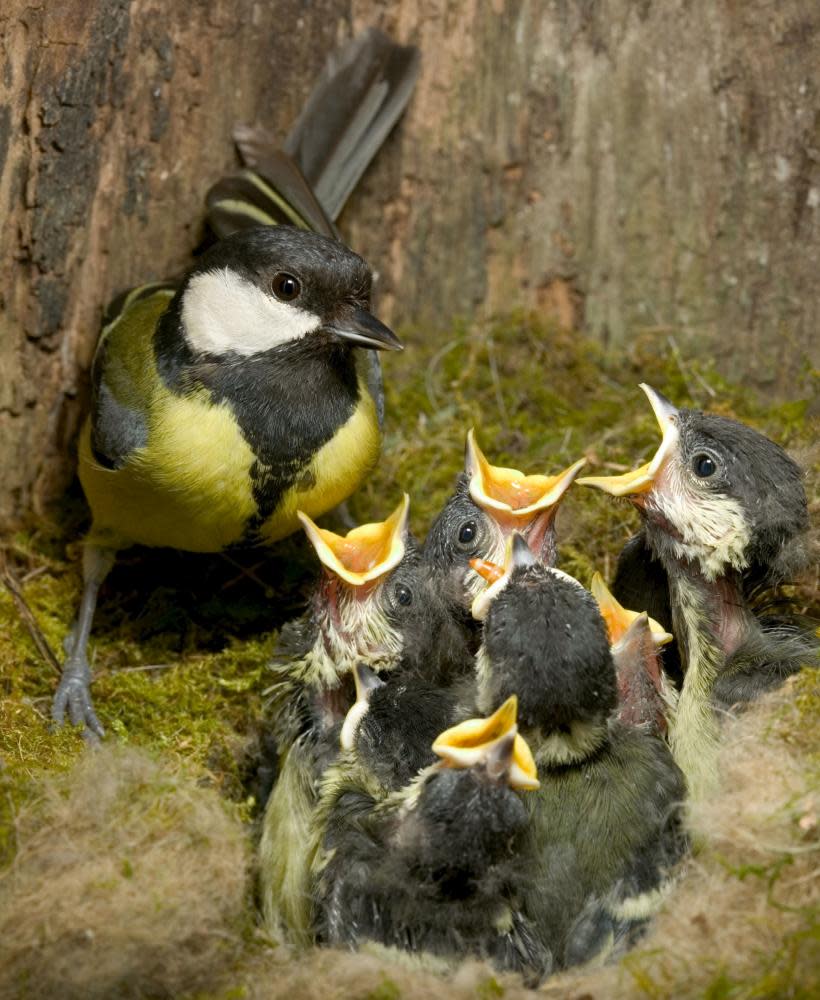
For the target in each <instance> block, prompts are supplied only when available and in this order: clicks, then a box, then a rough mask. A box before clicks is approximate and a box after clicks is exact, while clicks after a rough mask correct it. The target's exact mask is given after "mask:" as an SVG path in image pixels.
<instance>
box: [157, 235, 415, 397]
mask: <svg viewBox="0 0 820 1000" xmlns="http://www.w3.org/2000/svg"><path fill="white" fill-rule="evenodd" d="M371 282H372V276H371V272H370V268H369V267H368V265H367V264H366V263H365V261H364V260H363V259H362V258H361V257H360V256H359V255H358V254H356V253H354V252H353V251H352V250H350V249H348V247H346V246H345V245H344V244H343V243H340V242H338V241H337V240H333V239H329V238H328V237H326V236H320V235H319V234H317V233H312V232H309V231H307V230H303V229H296V228H293V227H291V226H260V227H259V228H258V229H248V230H244V231H241V232H238V233H234V234H233V235H232V236H229V237H227V238H226V239H224V240H222V241H220V242H219V243H217V244H216V245H215V246H213V247H211V249H210V250H208V251H207V252H206V253H205V254H203V255H202V257H201V258H200V259H199V260H198V262H197V263H196V265H195V266H194V267H193V268H192V269H191V270H190V271H189V272H188V275H187V276H186V278H185V281H184V282H183V284H182V286H181V288H180V290H179V292H178V293H177V296H176V299H175V301H174V303H173V304H172V306H171V308H170V309H169V318H168V319H167V321H164V322H163V323H162V324H161V326H160V330H159V332H158V338H159V346H160V347H161V348H163V349H170V350H171V356H172V357H173V356H174V355H175V354H176V355H177V356H178V355H180V354H187V356H188V358H189V359H196V360H198V361H200V362H202V363H203V364H206V365H207V363H208V362H209V361H210V362H215V361H223V362H224V361H234V362H240V361H243V360H249V359H260V358H267V359H268V360H274V359H275V358H277V357H284V356H291V355H292V356H294V357H298V356H306V357H308V356H312V355H317V354H318V355H323V356H326V357H328V358H335V359H337V360H338V359H340V358H342V357H344V356H345V355H347V354H348V352H349V350H350V348H351V347H367V348H371V349H377V350H401V346H402V345H401V343H400V341H399V340H398V338H397V337H396V336H395V334H393V333H392V332H391V331H390V330H389V329H388V328H387V327H386V326H384V324H382V323H380V322H379V320H377V319H376V318H375V316H373V315H372V314H371V313H370V288H371ZM173 348H175V350H173ZM161 356H162V352H161ZM294 377H298V372H294Z"/></svg>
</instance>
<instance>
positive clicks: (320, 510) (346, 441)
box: [261, 381, 380, 542]
mask: <svg viewBox="0 0 820 1000" xmlns="http://www.w3.org/2000/svg"><path fill="white" fill-rule="evenodd" d="M359 392H360V394H359V403H358V405H357V406H356V409H355V410H354V411H353V413H352V414H351V415H350V417H348V419H347V421H346V423H344V424H343V425H342V426H341V427H340V428H339V430H338V431H337V432H336V434H335V435H334V436H333V437H332V438H331V439H330V441H328V442H327V444H325V445H323V447H321V448H320V449H319V451H318V452H317V453H316V454H315V455H314V457H313V460H312V461H311V462H310V465H309V466H308V467H307V469H306V470H305V471H304V472H303V473H302V474H301V475H300V476H299V477H298V479H297V481H296V482H295V483H294V485H293V486H292V487H291V488H290V489H289V490H288V491H287V492H286V493H285V495H284V496H283V497H282V499H281V501H280V502H279V504H278V505H277V507H276V510H275V511H274V512H273V514H272V515H271V516H270V517H269V518H268V520H267V521H266V522H265V524H264V525H263V527H262V532H261V533H262V537H263V539H264V540H265V541H266V542H275V541H277V540H278V539H280V538H284V537H285V536H286V535H290V534H291V533H292V532H294V531H296V530H297V529H298V528H299V526H300V525H299V521H298V520H297V517H296V511H297V510H302V511H304V512H305V513H306V514H308V515H309V516H310V517H312V518H315V517H319V516H320V515H321V514H324V513H326V512H327V511H329V510H332V509H333V508H334V507H336V506H337V505H338V504H340V503H341V502H342V501H343V500H345V499H347V497H349V496H350V494H351V493H354V492H355V491H356V490H357V489H358V488H359V486H360V485H361V484H362V482H363V481H364V478H365V476H366V475H367V473H368V472H370V470H371V469H372V468H373V466H374V465H375V464H376V461H377V459H378V457H379V446H380V437H379V425H378V419H377V417H376V405H375V403H374V402H373V398H372V396H371V395H370V393H369V392H368V391H367V388H366V386H365V385H364V383H363V382H361V381H360V382H359Z"/></svg>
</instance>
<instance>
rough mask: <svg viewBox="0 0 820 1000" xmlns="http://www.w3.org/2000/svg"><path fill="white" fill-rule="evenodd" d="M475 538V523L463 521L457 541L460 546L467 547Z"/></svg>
mask: <svg viewBox="0 0 820 1000" xmlns="http://www.w3.org/2000/svg"><path fill="white" fill-rule="evenodd" d="M475 536H476V525H475V521H465V522H464V524H462V526H461V527H460V528H459V531H458V540H459V541H460V542H461V544H462V545H468V544H469V543H470V542H471V541H472V540H473V539H474V538H475Z"/></svg>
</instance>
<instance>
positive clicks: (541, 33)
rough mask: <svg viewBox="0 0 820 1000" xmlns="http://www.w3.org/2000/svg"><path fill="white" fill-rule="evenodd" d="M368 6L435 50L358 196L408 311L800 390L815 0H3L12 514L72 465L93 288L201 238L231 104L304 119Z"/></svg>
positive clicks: (171, 263) (186, 250) (815, 261)
mask: <svg viewBox="0 0 820 1000" xmlns="http://www.w3.org/2000/svg"><path fill="white" fill-rule="evenodd" d="M369 24H378V25H380V26H381V27H383V28H384V29H385V30H387V31H388V32H390V33H392V34H393V35H394V36H396V37H398V38H399V39H401V40H402V41H413V42H415V43H416V44H418V45H419V46H420V47H421V49H422V54H423V70H422V77H421V79H420V81H419V85H418V89H417V93H416V95H415V97H414V99H413V102H412V104H411V107H410V109H409V112H408V114H407V116H406V118H405V120H404V121H403V122H402V123H401V124H400V125H399V128H398V129H397V131H396V132H395V133H394V135H393V136H392V137H391V139H390V140H389V142H388V144H387V146H386V148H385V149H384V150H383V151H382V153H381V154H380V156H379V157H378V159H377V161H376V163H375V164H374V166H373V167H372V168H371V169H370V170H369V171H368V173H367V175H366V176H365V178H364V180H363V183H362V184H361V186H360V188H359V190H358V191H357V192H356V193H355V194H354V196H353V198H352V200H351V202H350V204H349V206H348V208H347V209H346V210H345V213H344V215H343V218H342V229H343V231H344V232H345V235H346V237H347V239H348V241H349V242H350V243H351V245H352V246H353V247H355V248H356V249H357V250H359V251H360V252H361V253H363V254H364V256H366V257H367V258H368V259H369V260H370V261H371V262H372V263H373V264H374V266H375V267H376V268H377V269H378V271H379V272H380V274H381V277H382V282H381V304H380V311H381V312H382V313H383V314H384V315H385V316H386V317H387V318H388V319H390V320H392V321H393V322H396V323H398V324H405V323H412V324H418V325H420V326H421V327H423V328H425V329H427V330H429V331H430V332H429V334H428V335H429V336H436V335H437V334H438V332H439V331H441V330H443V329H445V328H446V327H447V325H448V323H450V322H451V321H452V319H453V317H454V316H462V317H468V318H469V317H473V316H475V315H479V316H483V315H487V314H489V313H495V312H505V311H507V310H508V309H510V308H513V307H516V306H534V307H536V308H541V309H543V310H544V311H545V312H548V313H552V314H554V315H556V316H557V318H558V319H559V320H560V321H562V322H564V323H566V324H577V325H579V326H581V327H582V328H583V329H584V330H585V331H586V332H587V334H588V335H590V336H593V337H597V338H602V339H604V340H605V341H608V342H611V343H613V344H615V345H628V344H629V342H630V341H631V339H632V338H634V337H636V336H641V337H643V338H647V337H648V338H652V339H654V340H656V341H657V345H658V348H657V349H658V350H667V349H668V346H667V340H668V338H669V337H670V336H672V337H674V339H675V342H676V344H677V345H678V347H679V349H680V350H681V351H682V352H684V354H688V355H692V354H694V353H698V354H700V355H701V356H708V357H710V358H714V359H715V362H716V364H717V365H718V367H719V368H720V369H721V370H722V371H723V372H725V373H726V374H728V375H730V376H733V377H737V378H741V377H742V378H747V379H749V380H750V381H753V382H756V383H758V384H760V385H763V386H764V387H765V388H766V389H767V390H768V391H770V392H772V393H778V394H785V395H788V394H790V393H793V392H795V391H796V390H795V387H794V381H793V380H794V378H795V377H796V376H797V375H798V374H799V373H800V372H801V371H805V369H806V362H807V359H808V360H809V363H810V364H813V365H814V366H815V368H816V367H817V366H818V364H820V358H818V354H817V347H816V342H817V339H818V338H817V336H816V331H817V328H818V325H820V324H819V323H818V321H819V320H820V305H819V304H818V303H820V298H819V297H818V295H817V291H816V288H817V275H818V268H820V165H819V164H818V158H820V96H819V92H820V70H818V63H817V58H816V51H817V45H818V38H819V37H820V11H818V10H817V9H816V7H815V5H809V4H806V3H805V2H801V0H782V2H781V3H779V4H772V3H771V2H769V0H718V2H716V0H664V2H662V3H661V2H655V3H653V2H651V0H604V2H593V0H577V2H573V3H567V2H558V0H554V2H540V3H539V2H535V0H531V2H522V0H518V2H513V0H492V2H491V3H488V2H485V0H482V2H480V0H465V2H456V0H451V2H447V0H417V2H411V0H402V2H397V3H395V4H391V5H385V4H383V3H377V2H376V0H315V2H313V3H308V2H299V0H275V2H271V3H262V2H252V0H208V2H192V0H185V2H183V0H164V2H162V3H160V2H158V0H63V2H61V3H59V4H58V3H49V4H44V5H42V6H33V5H30V4H26V3H24V2H23V0H5V4H4V6H3V9H2V11H0V38H2V43H0V44H1V45H2V66H0V69H1V70H2V73H0V79H1V80H2V86H3V88H4V92H3V96H2V97H0V212H2V215H3V218H4V222H5V225H4V228H3V237H2V242H0V468H2V469H3V477H2V481H0V522H5V523H10V522H13V521H14V520H15V519H16V518H17V517H19V515H21V514H22V513H24V512H25V511H27V510H30V509H32V508H34V509H39V508H40V507H41V506H42V505H43V504H44V503H46V502H47V501H49V500H50V499H52V498H54V497H55V496H57V495H59V493H60V491H61V490H62V489H64V487H65V484H66V481H67V478H68V477H69V476H70V474H71V470H72V459H71V445H72V442H73V441H74V439H75V436H76V431H77V427H78V424H79V421H80V419H81V417H82V412H83V406H84V400H85V391H86V388H87V372H88V367H89V365H90V361H91V357H92V355H93V350H94V344H95V341H96V337H97V332H98V327H99V319H100V315H101V311H102V308H103V307H104V305H105V303H106V301H107V300H108V299H109V298H110V297H111V296H112V295H113V294H115V293H116V292H117V291H118V290H120V289H122V288H124V287H127V286H129V285H132V284H136V283H138V282H141V281H144V280H147V279H151V278H160V277H163V276H166V275H168V274H169V273H174V272H175V271H177V270H179V269H181V268H182V267H184V266H185V264H186V262H187V261H188V259H189V255H190V252H191V250H192V249H193V247H194V246H195V245H196V244H197V242H198V240H199V238H200V235H201V220H202V198H203V195H204V193H205V191H206V190H207V188H208V187H209V186H210V184H211V183H212V182H213V181H214V180H215V179H216V178H217V177H218V176H219V175H220V174H221V173H223V172H225V171H226V170H228V169H230V168H231V167H232V166H233V165H234V164H235V157H234V152H233V149H232V144H231V138H230V136H231V130H232V127H233V125H234V123H235V122H236V121H246V122H249V123H252V124H260V125H264V126H266V127H268V128H270V129H272V130H273V131H274V132H276V133H278V134H281V135H284V134H285V132H286V131H287V127H288V126H289V124H290V123H291V122H292V121H293V119H294V118H295V116H296V114H297V113H298V110H299V108H300V105H301V102H302V100H303V99H304V97H305V95H306V94H307V92H308V90H309V87H310V83H311V80H312V78H313V77H314V76H315V75H316V74H317V73H318V72H319V70H320V68H321V66H322V64H323V62H324V59H325V57H326V55H327V53H328V52H329V51H330V50H331V49H332V48H333V47H334V46H335V45H337V44H338V43H339V42H340V41H342V40H343V39H344V38H346V37H348V36H349V35H350V34H351V33H352V32H354V31H357V30H360V29H361V28H363V27H365V26H367V25H369ZM407 362H408V363H411V358H410V357H409V356H408V358H407Z"/></svg>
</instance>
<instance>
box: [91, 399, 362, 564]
mask: <svg viewBox="0 0 820 1000" xmlns="http://www.w3.org/2000/svg"><path fill="white" fill-rule="evenodd" d="M90 441H91V430H90V424H88V423H87V424H86V426H85V428H84V429H83V433H82V436H81V440H80V468H79V472H80V480H81V482H82V485H83V489H84V490H85V494H86V496H87V498H88V501H89V504H90V505H91V509H92V512H93V515H94V518H93V526H92V531H91V535H90V537H91V538H92V540H94V541H97V542H100V543H103V544H109V545H112V546H115V547H123V546H126V545H129V544H140V545H153V546H170V547H173V548H179V549H185V550H188V551H192V552H217V551H220V550H221V549H224V548H226V547H227V546H229V545H231V544H234V543H236V542H238V541H240V539H241V538H242V536H243V533H244V531H245V529H246V526H247V524H248V522H249V521H250V520H251V518H253V517H254V516H255V514H256V513H257V508H256V503H255V501H254V498H253V487H252V481H251V476H250V472H251V467H252V465H253V463H254V461H255V455H254V453H253V451H252V449H251V447H250V445H249V444H248V443H247V441H246V440H245V439H244V437H243V436H242V433H241V431H240V429H239V425H238V423H237V422H236V419H235V418H234V416H233V413H232V411H231V409H230V406H229V405H228V404H227V403H222V404H218V405H217V404H214V403H213V402H211V400H210V398H209V397H208V395H207V393H206V392H204V391H202V392H200V393H195V394H193V395H189V396H185V397H180V396H177V395H174V394H173V393H171V392H169V391H168V390H167V389H166V388H165V387H164V386H163V385H161V384H159V385H157V387H156V388H155V391H154V394H153V400H152V406H151V412H150V420H149V436H148V442H147V444H146V446H145V447H144V448H141V449H138V450H137V451H135V452H134V453H133V454H132V455H131V456H130V457H129V459H128V461H127V463H126V464H125V465H124V466H123V467H122V468H120V469H115V470H111V469H106V468H104V467H102V466H100V465H99V464H98V463H97V462H96V461H95V459H94V457H93V455H92V452H91V447H90ZM378 453H379V431H378V424H377V420H376V410H375V405H374V403H373V400H372V398H371V396H370V395H369V393H368V392H367V391H366V389H364V387H362V394H361V397H360V401H359V404H358V406H357V407H356V409H355V410H354V412H353V413H352V414H351V416H350V417H349V419H348V420H347V422H346V423H345V424H344V425H343V426H342V427H341V428H340V429H339V431H338V432H337V433H336V435H335V436H334V437H333V438H332V439H331V440H330V441H329V442H328V443H327V444H325V445H324V446H323V447H322V448H321V449H320V450H319V451H318V452H317V454H316V455H315V456H314V458H313V460H312V461H311V462H310V464H309V466H308V467H307V468H306V469H305V470H304V471H303V472H302V474H301V475H300V476H299V477H298V479H297V481H296V483H295V484H294V485H293V487H291V489H290V490H288V491H287V493H286V494H285V495H284V496H283V497H282V499H281V501H280V503H279V504H278V505H277V507H276V510H275V511H274V512H273V514H272V515H271V516H270V517H269V518H268V520H267V521H266V522H265V524H264V525H263V527H262V530H261V537H262V540H263V542H265V543H270V542H274V541H277V540H278V539H280V538H284V537H285V536H286V535H289V534H291V533H292V532H293V531H295V530H297V529H298V528H299V522H298V520H297V518H296V511H297V510H304V511H306V512H307V513H308V514H309V515H310V516H311V517H318V516H319V515H320V514H323V513H325V512H326V511H328V510H330V509H332V508H333V507H335V506H336V505H337V504H339V503H341V502H342V500H344V499H345V498H346V497H348V496H350V494H351V493H352V492H353V491H354V490H355V489H356V488H357V487H358V486H359V485H360V483H361V482H362V480H363V479H364V477H365V475H366V474H367V472H368V471H369V470H370V469H371V468H372V467H373V465H374V464H375V462H376V459H377V457H378Z"/></svg>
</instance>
